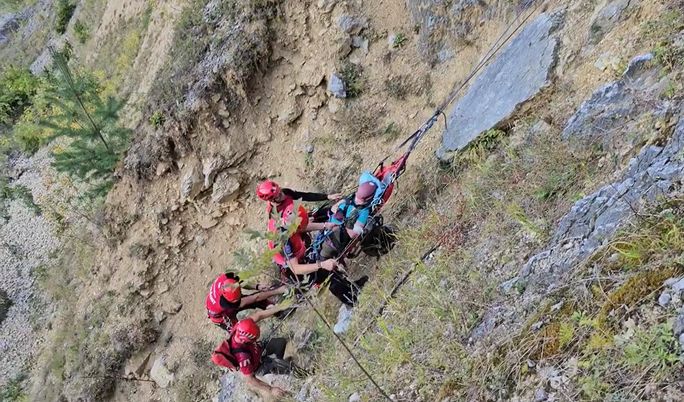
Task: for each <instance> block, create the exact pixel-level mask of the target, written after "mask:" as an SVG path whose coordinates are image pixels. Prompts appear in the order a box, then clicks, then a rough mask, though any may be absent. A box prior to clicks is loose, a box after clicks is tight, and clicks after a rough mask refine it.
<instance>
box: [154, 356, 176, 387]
mask: <svg viewBox="0 0 684 402" xmlns="http://www.w3.org/2000/svg"><path fill="white" fill-rule="evenodd" d="M165 363H166V361H165V359H164V357H163V356H160V357H159V358H157V360H155V361H154V364H152V369H150V378H151V379H152V381H154V382H155V383H156V384H157V385H158V386H159V387H160V388H168V387H169V386H170V385H171V384H172V383H173V380H174V374H173V373H172V372H171V371H169V369H168V368H166V366H165Z"/></svg>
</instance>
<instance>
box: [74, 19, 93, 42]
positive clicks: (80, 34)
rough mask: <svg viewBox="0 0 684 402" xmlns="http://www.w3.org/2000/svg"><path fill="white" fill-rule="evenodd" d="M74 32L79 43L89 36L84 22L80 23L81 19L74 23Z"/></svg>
mask: <svg viewBox="0 0 684 402" xmlns="http://www.w3.org/2000/svg"><path fill="white" fill-rule="evenodd" d="M74 34H75V35H76V39H78V41H79V42H80V43H86V41H87V40H88V39H89V38H90V29H89V28H88V26H87V25H86V24H84V23H82V22H81V20H76V23H75V24H74Z"/></svg>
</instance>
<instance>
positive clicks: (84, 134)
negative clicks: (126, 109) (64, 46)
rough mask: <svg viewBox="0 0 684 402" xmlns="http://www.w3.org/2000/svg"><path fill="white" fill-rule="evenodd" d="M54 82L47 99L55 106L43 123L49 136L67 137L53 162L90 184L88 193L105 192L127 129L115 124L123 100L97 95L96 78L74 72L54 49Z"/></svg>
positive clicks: (94, 195) (98, 90)
mask: <svg viewBox="0 0 684 402" xmlns="http://www.w3.org/2000/svg"><path fill="white" fill-rule="evenodd" d="M53 57H54V59H55V71H54V76H55V81H54V86H53V87H52V91H51V92H50V93H48V94H47V99H48V100H50V101H51V103H52V104H55V105H57V110H55V113H54V114H52V115H49V116H47V117H46V118H45V120H43V121H42V125H44V126H45V127H48V128H49V129H51V130H53V134H52V137H53V138H57V137H66V138H68V139H69V141H68V143H67V144H66V146H64V147H61V148H58V149H56V150H55V152H54V156H55V161H54V164H53V166H54V167H55V169H56V170H57V171H59V172H64V173H67V174H69V175H70V176H71V177H73V178H76V179H78V180H81V181H84V182H88V183H89V184H90V185H91V189H90V190H89V194H90V195H91V196H92V197H98V196H102V195H104V194H106V192H107V191H108V190H109V188H110V187H111V185H112V184H113V180H114V177H113V173H114V169H115V167H116V164H117V163H118V162H119V159H120V158H121V156H122V155H123V153H124V152H125V151H126V149H127V147H128V139H129V136H130V130H128V129H126V128H123V127H120V126H119V125H118V118H119V115H118V113H119V111H120V110H121V107H122V106H123V103H122V102H120V101H117V100H116V99H114V98H113V97H107V98H106V99H102V97H101V96H100V87H99V84H98V83H97V81H96V80H95V79H94V78H93V77H92V76H89V75H87V74H81V75H73V74H72V72H71V70H70V68H69V67H68V65H67V62H66V60H65V59H64V56H63V55H61V54H60V53H57V52H53Z"/></svg>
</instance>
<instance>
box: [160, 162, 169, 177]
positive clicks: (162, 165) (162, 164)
mask: <svg viewBox="0 0 684 402" xmlns="http://www.w3.org/2000/svg"><path fill="white" fill-rule="evenodd" d="M169 170H171V165H169V164H168V163H166V162H160V163H159V164H157V171H156V173H157V176H162V175H164V173H166V172H168V171H169Z"/></svg>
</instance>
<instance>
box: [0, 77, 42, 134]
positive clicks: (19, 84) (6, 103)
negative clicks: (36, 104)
mask: <svg viewBox="0 0 684 402" xmlns="http://www.w3.org/2000/svg"><path fill="white" fill-rule="evenodd" d="M40 84H41V81H40V79H39V78H37V77H36V76H34V75H33V74H31V72H30V71H29V70H28V69H22V68H17V67H9V68H7V69H6V70H5V71H4V72H3V74H2V76H1V77H0V124H6V125H10V124H12V123H13V121H14V120H15V119H16V118H17V117H19V116H20V115H21V113H22V112H23V111H24V109H25V108H26V107H28V106H30V105H31V102H32V98H33V95H35V93H36V90H37V89H38V87H39V86H40Z"/></svg>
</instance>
